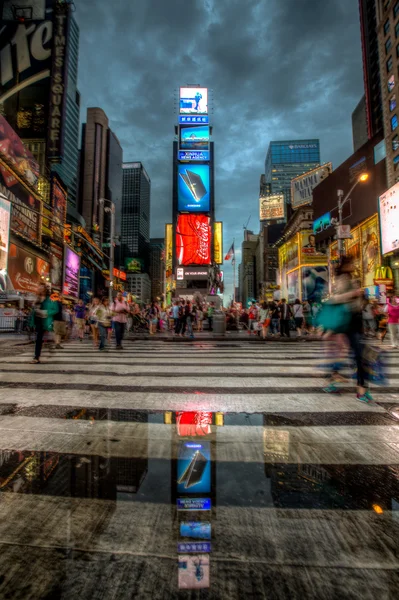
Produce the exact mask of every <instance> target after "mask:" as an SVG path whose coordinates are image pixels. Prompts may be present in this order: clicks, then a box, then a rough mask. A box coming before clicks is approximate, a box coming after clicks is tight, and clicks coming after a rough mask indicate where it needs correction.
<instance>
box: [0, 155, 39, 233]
mask: <svg viewBox="0 0 399 600" xmlns="http://www.w3.org/2000/svg"><path fill="white" fill-rule="evenodd" d="M0 193H2V194H3V195H4V196H5V197H6V198H7V199H8V200H9V201H10V202H11V205H12V210H11V229H13V230H14V231H17V232H18V233H20V234H21V235H23V236H24V237H26V238H27V239H28V240H30V241H32V242H37V243H40V241H41V231H40V212H41V201H40V200H39V199H38V198H36V197H35V196H33V195H32V194H31V193H30V191H29V189H28V188H27V187H25V185H24V184H22V183H21V182H20V181H18V179H17V178H16V177H15V176H14V175H13V173H12V172H11V171H10V170H9V169H7V167H5V166H4V165H2V164H0Z"/></svg>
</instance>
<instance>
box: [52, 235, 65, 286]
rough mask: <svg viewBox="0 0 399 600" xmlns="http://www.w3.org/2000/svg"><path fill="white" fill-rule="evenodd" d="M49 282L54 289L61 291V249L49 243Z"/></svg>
mask: <svg viewBox="0 0 399 600" xmlns="http://www.w3.org/2000/svg"><path fill="white" fill-rule="evenodd" d="M50 252H51V255H50V264H51V270H50V281H51V285H52V287H53V288H55V289H59V290H60V289H61V287H62V265H63V262H62V247H61V246H58V245H57V244H54V243H53V242H50Z"/></svg>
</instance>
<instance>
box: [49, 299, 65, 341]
mask: <svg viewBox="0 0 399 600" xmlns="http://www.w3.org/2000/svg"><path fill="white" fill-rule="evenodd" d="M52 301H53V302H54V304H55V307H56V309H57V311H56V312H55V314H54V319H53V329H54V337H55V347H56V349H57V350H63V349H64V348H63V346H61V340H62V339H63V338H66V335H67V324H66V321H65V312H64V307H63V304H62V297H61V296H60V295H59V294H58V293H56V294H54V295H53V297H52Z"/></svg>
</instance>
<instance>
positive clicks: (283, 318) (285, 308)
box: [280, 298, 292, 338]
mask: <svg viewBox="0 0 399 600" xmlns="http://www.w3.org/2000/svg"><path fill="white" fill-rule="evenodd" d="M291 316H292V312H291V308H290V307H289V305H288V304H287V300H286V299H285V298H282V300H281V304H280V333H281V337H288V338H289V337H290V318H291Z"/></svg>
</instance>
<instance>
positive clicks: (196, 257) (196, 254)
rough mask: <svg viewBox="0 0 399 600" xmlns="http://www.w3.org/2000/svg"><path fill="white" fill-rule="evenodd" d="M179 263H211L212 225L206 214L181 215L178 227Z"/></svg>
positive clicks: (177, 246) (184, 264)
mask: <svg viewBox="0 0 399 600" xmlns="http://www.w3.org/2000/svg"><path fill="white" fill-rule="evenodd" d="M176 256H177V260H178V263H179V265H183V266H188V265H210V264H211V225H210V218H209V217H208V216H206V215H179V217H178V220H177V228H176Z"/></svg>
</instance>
